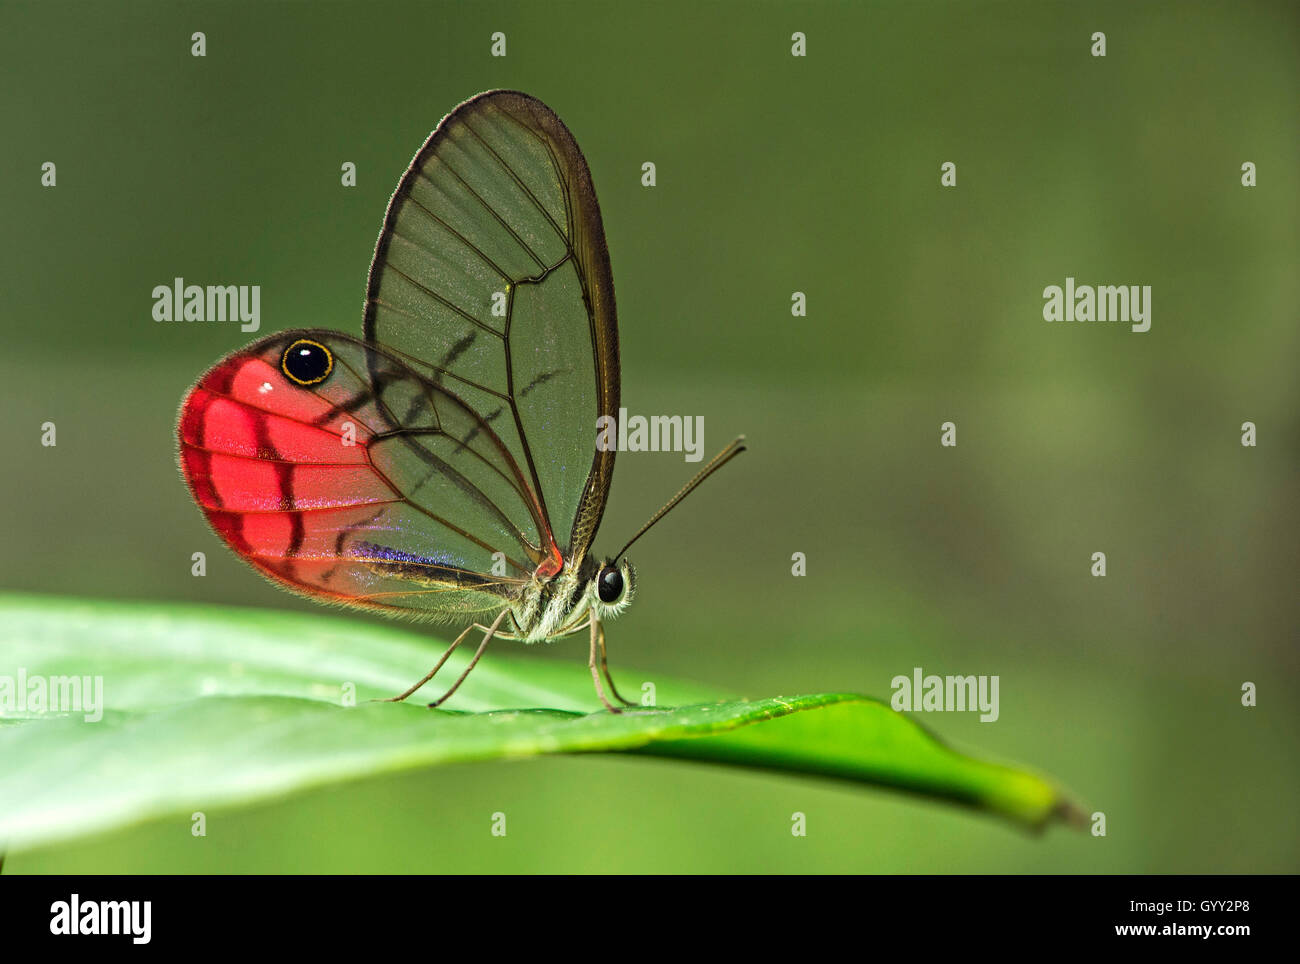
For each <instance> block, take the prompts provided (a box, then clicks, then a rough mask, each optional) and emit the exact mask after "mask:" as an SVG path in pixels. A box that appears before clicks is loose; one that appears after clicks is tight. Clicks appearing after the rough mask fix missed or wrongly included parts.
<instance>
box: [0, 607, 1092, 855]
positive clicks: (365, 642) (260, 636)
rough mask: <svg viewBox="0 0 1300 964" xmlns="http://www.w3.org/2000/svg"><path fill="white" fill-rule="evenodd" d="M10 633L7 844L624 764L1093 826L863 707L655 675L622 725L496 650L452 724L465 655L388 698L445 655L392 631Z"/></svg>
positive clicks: (3, 784) (0, 742)
mask: <svg viewBox="0 0 1300 964" xmlns="http://www.w3.org/2000/svg"><path fill="white" fill-rule="evenodd" d="M0 626H3V629H2V630H0V654H2V655H0V717H3V719H0V724H3V725H0V760H2V761H3V770H2V772H0V840H7V841H9V845H10V846H11V847H23V846H28V845H31V844H33V843H37V842H47V841H51V840H58V839H66V838H69V837H73V836H76V835H79V834H85V833H90V832H95V831H103V830H107V829H111V828H114V827H119V826H123V825H127V824H131V823H136V822H139V821H142V820H146V819H152V818H157V817H161V816H165V815H169V814H176V813H189V812H190V811H191V810H200V809H210V808H213V807H217V806H231V805H238V804H246V803H251V802H253V801H257V800H263V799H267V798H269V797H274V796H281V795H285V794H289V793H292V792H294V791H298V790H301V789H303V788H306V787H310V786H318V785H321V784H325V783H332V782H339V781H344V780H354V779H358V778H362V777H367V776H373V775H375V774H380V773H385V772H390V771H395V770H402V769H411V768H415V767H425V766H432V765H436V764H441V763H451V762H459V761H468V760H487V759H499V758H515V757H526V756H534V755H537V754H543V753H579V752H611V751H633V752H636V753H644V754H652V755H657V756H665V757H673V758H677V759H685V760H702V761H713V762H718V763H726V764H732V765H741V766H747V767H759V768H768V769H775V770H784V771H793V772H798V773H806V774H814V775H819V776H826V777H833V778H838V779H842V780H851V781H856V782H861V783H870V784H877V785H880V786H887V787H894V788H898V789H902V790H907V791H911V792H915V793H920V794H925V795H927V796H932V797H937V798H941V799H946V800H951V801H956V802H959V803H963V804H966V805H969V806H973V807H977V808H982V809H984V810H987V811H989V812H991V813H994V814H999V815H1001V816H1003V817H1007V818H1010V819H1011V820H1013V821H1016V822H1018V823H1020V824H1022V825H1024V826H1027V827H1031V828H1038V827H1042V826H1043V825H1045V824H1046V823H1048V822H1049V821H1051V820H1052V819H1053V818H1060V817H1069V818H1076V819H1077V817H1078V811H1077V810H1075V809H1074V808H1072V807H1071V806H1070V805H1069V804H1068V803H1067V802H1066V800H1065V799H1064V797H1063V796H1062V795H1061V793H1060V792H1059V791H1058V790H1057V789H1056V788H1055V787H1054V786H1053V785H1052V784H1051V783H1050V782H1049V781H1047V780H1045V779H1044V778H1042V777H1040V776H1036V775H1034V774H1033V773H1030V772H1028V771H1025V770H1022V769H1018V768H1015V767H1010V766H1004V765H1001V764H996V763H990V762H982V761H979V760H975V759H972V758H970V757H967V756H964V755H962V754H960V753H958V752H956V751H954V750H952V749H950V748H948V747H947V746H945V745H944V744H943V743H941V742H940V741H938V740H937V739H936V738H935V737H934V736H933V735H931V734H930V733H929V731H927V730H926V729H925V728H924V727H922V726H920V725H919V724H917V723H915V722H914V721H913V720H912V719H910V718H909V717H907V716H904V715H903V714H900V713H896V712H894V711H893V710H892V709H890V708H889V707H888V706H887V705H885V704H882V703H880V702H877V701H875V700H870V699H867V698H865V697H861V696H855V695H851V694H838V693H837V694H825V695H817V696H792V697H786V698H780V697H773V698H769V699H758V700H735V699H731V700H727V699H723V698H721V697H719V695H718V694H716V693H713V692H709V691H707V690H705V689H703V688H701V687H699V686H696V685H694V684H688V683H681V682H677V681H673V680H655V685H656V689H657V697H658V702H659V703H660V705H661V706H663V705H664V704H671V705H672V708H659V709H653V708H652V709H643V710H638V711H634V712H626V713H622V714H612V713H608V712H606V711H604V710H602V709H599V708H598V705H597V704H596V700H595V697H594V695H593V692H592V689H591V681H590V677H589V675H588V673H587V669H586V666H585V665H583V664H582V663H576V664H575V663H574V662H563V663H561V662H559V661H554V660H541V659H536V658H533V659H529V658H527V657H515V658H510V657H507V656H502V655H500V653H493V654H492V655H491V656H490V657H488V658H485V659H484V661H483V662H482V663H480V664H479V666H478V668H477V669H476V670H475V671H474V672H473V673H472V674H471V675H470V677H469V678H468V680H467V681H466V682H465V684H464V686H463V687H462V688H461V689H460V690H459V691H458V692H457V694H456V696H455V697H454V698H453V700H452V701H451V703H450V704H449V705H450V706H452V707H454V708H455V709H454V710H437V711H434V710H429V709H427V708H425V706H424V705H423V704H422V703H420V702H418V699H419V697H420V696H424V697H425V699H426V700H427V699H428V698H430V697H429V695H428V694H437V693H440V692H441V690H440V688H439V687H440V686H445V685H446V683H445V682H444V680H450V679H453V678H454V675H453V674H457V673H459V671H460V669H461V668H463V666H464V659H463V658H461V654H460V653H457V654H456V655H455V656H453V658H452V660H450V661H449V662H448V665H447V666H446V667H444V669H443V673H444V674H446V675H445V677H440V678H439V680H437V681H435V682H434V683H431V684H429V685H428V687H426V690H425V691H422V692H421V693H419V694H417V695H416V696H415V697H413V698H412V700H411V701H409V702H407V703H401V704H397V703H384V702H370V700H372V699H374V698H379V697H385V696H391V695H392V694H394V693H396V692H399V691H401V690H402V689H404V688H405V687H406V686H408V685H409V684H410V682H411V681H412V680H413V679H418V678H419V676H421V675H423V673H424V672H425V671H426V670H427V669H428V667H429V666H431V665H432V663H433V661H434V659H435V658H436V657H437V655H438V654H439V653H440V650H441V647H442V645H443V644H442V643H441V642H440V641H438V640H434V639H431V638H429V637H427V636H425V635H423V634H421V633H418V632H413V631H411V630H409V629H405V628H397V627H394V626H390V625H375V624H370V623H365V622H360V621H354V620H351V619H343V618H337V617H325V616H300V615H294V614H288V613H278V612H266V611H260V610H240V609H216V608H211V607H198V606H180V605H149V604H130V603H109V602H91V601H82V600H75V599H66V598H59V597H41V596H0ZM622 675H623V677H624V679H626V680H632V679H641V678H643V677H639V676H637V675H636V674H629V673H626V672H624V673H623V674H622ZM74 676H75V677H81V678H82V680H83V684H84V685H85V686H86V694H87V699H84V700H83V702H82V703H80V704H78V705H79V706H81V707H82V711H81V712H71V713H68V712H52V711H51V710H52V708H50V709H43V708H42V707H40V706H33V705H31V703H30V699H31V693H32V692H33V691H32V690H31V686H32V685H33V684H32V682H31V681H32V680H37V681H38V683H37V684H36V685H37V686H44V687H46V688H47V689H49V690H51V691H53V690H55V689H57V688H58V687H59V685H60V680H66V678H67V677H74ZM95 678H100V679H102V687H103V690H102V694H103V695H102V702H101V703H100V704H99V705H100V707H101V709H102V718H99V719H95V718H94V717H96V716H97V715H99V714H97V713H96V712H95V710H94V706H93V703H94V701H93V699H90V698H89V696H90V694H92V693H93V691H94V686H95V682H94V679H95ZM24 681H26V682H24ZM350 692H352V693H354V694H355V705H351V706H349V705H345V704H346V703H347V702H349V701H348V700H345V693H350ZM24 694H28V695H27V697H26V698H27V700H28V702H27V704H26V705H25V706H24V703H23V700H24ZM104 707H106V708H104ZM87 711H88V712H87ZM88 717H89V718H88Z"/></svg>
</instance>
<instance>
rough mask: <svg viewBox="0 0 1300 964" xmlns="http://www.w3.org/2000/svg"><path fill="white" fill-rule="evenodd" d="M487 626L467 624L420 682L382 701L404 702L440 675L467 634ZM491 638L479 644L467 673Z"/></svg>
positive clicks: (466, 671) (462, 677) (494, 627)
mask: <svg viewBox="0 0 1300 964" xmlns="http://www.w3.org/2000/svg"><path fill="white" fill-rule="evenodd" d="M507 611H508V610H507ZM504 616H505V612H503V613H502V614H501V615H500V616H498V617H497V621H496V622H495V623H493V624H492V630H495V629H496V628H497V625H498V624H499V623H500V622H501V619H502V617H504ZM486 628H487V627H484V626H480V625H478V624H477V623H475V624H474V625H473V626H466V627H465V631H464V632H463V633H461V634H460V635H459V636H457V637H456V639H455V641H454V642H453V643H452V644H451V645H450V646H448V647H447V651H446V652H445V653H443V654H442V657H441V658H440V659H439V660H438V662H437V663H435V664H434V667H433V669H431V670H429V672H428V673H426V674H425V676H424V678H423V679H421V680H420V681H419V682H418V683H416V684H415V685H414V686H412V687H411V688H410V689H408V690H407V691H406V692H405V693H400V694H398V695H397V696H389V697H387V698H385V699H384V700H381V702H383V703H400V702H402V701H403V700H404V699H406V698H407V697H408V696H410V695H411V694H412V693H414V692H415V691H416V690H418V689H419V688H420V687H421V686H423V685H424V684H425V683H427V682H429V680H431V679H433V678H434V677H435V676H437V675H438V670H440V669H442V664H443V663H445V662H447V657H449V656H451V654H452V653H454V652H455V651H456V647H457V646H459V645H460V644H461V643H463V642H464V641H465V637H466V636H468V635H469V634H470V633H472V632H473V631H474V630H476V629H486ZM490 638H491V636H488V637H486V638H485V639H484V641H483V644H482V645H481V646H479V651H478V653H477V654H476V655H475V656H474V659H473V660H472V661H471V662H470V664H469V669H467V670H465V673H469V670H470V669H473V668H474V663H477V662H478V658H479V656H482V655H483V649H484V647H486V646H487V640H488V639H490ZM464 678H465V676H464V675H462V676H461V678H460V679H462V680H463V679H464ZM459 685H460V680H457V681H456V686H459ZM455 688H456V687H455V686H453V687H452V689H453V690H454V689H455ZM450 695H451V693H447V694H446V695H445V696H443V698H442V699H444V700H445V699H446V698H447V697H448V696H450ZM438 702H440V703H441V702H442V700H439V701H438Z"/></svg>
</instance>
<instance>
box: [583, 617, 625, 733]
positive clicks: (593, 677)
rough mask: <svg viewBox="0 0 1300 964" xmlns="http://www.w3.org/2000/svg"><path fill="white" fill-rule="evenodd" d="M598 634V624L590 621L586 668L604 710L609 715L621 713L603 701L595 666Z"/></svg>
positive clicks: (597, 671) (603, 697)
mask: <svg viewBox="0 0 1300 964" xmlns="http://www.w3.org/2000/svg"><path fill="white" fill-rule="evenodd" d="M599 633H600V623H598V622H596V620H594V619H593V620H592V621H591V656H590V657H588V659H587V668H588V669H590V670H591V681H592V682H593V683H595V684H596V695H597V696H598V697H600V701H601V702H602V703H604V704H605V709H607V710H609V711H610V712H611V713H622V712H623V711H622V710H620V709H619V708H618V707H617V706H615V705H614V704H613V703H611V702H610V701H609V700H607V699H605V687H604V686H602V685H601V682H600V669H599V668H598V667H597V666H596V653H597V644H596V639H597V636H598V635H599Z"/></svg>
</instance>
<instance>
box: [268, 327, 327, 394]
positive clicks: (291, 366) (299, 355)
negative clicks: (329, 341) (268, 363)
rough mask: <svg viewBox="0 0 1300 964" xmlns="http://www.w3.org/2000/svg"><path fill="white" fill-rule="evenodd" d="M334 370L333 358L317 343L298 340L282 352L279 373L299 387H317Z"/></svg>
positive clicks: (307, 339)
mask: <svg viewBox="0 0 1300 964" xmlns="http://www.w3.org/2000/svg"><path fill="white" fill-rule="evenodd" d="M333 370H334V356H333V355H332V354H330V350H329V349H328V348H326V347H325V346H324V345H322V344H321V343H320V342H318V341H312V340H311V339H309V338H299V339H298V340H297V341H295V342H294V343H293V344H292V345H290V346H289V347H288V348H286V349H285V350H284V356H283V357H282V358H281V359H280V371H282V372H284V373H285V375H286V376H288V378H289V379H290V380H292V381H295V382H297V383H298V384H299V385H319V384H320V383H321V382H323V381H325V379H327V378H329V376H330V372H331V371H333Z"/></svg>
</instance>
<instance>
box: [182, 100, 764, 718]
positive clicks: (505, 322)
mask: <svg viewBox="0 0 1300 964" xmlns="http://www.w3.org/2000/svg"><path fill="white" fill-rule="evenodd" d="M619 403H620V396H619V349H618V323H617V319H616V315H615V307H614V282H613V276H612V274H611V271H610V260H609V252H608V249H607V248H606V245H605V235H604V228H603V225H602V222H601V216H600V208H599V206H598V204H597V202H596V192H595V188H594V186H593V184H592V179H591V172H590V170H589V169H588V166H587V162H586V159H585V158H584V157H583V155H582V152H581V151H580V150H579V148H578V145H577V142H576V141H575V140H574V138H573V135H572V134H570V133H569V130H568V128H566V127H565V126H564V124H563V123H562V122H561V121H560V119H559V118H558V117H557V116H556V115H555V113H554V112H552V111H551V110H550V108H548V107H547V106H546V105H545V104H543V103H542V102H541V101H539V100H537V99H536V98H534V97H531V96H529V95H527V94H523V93H520V92H518V91H506V90H497V91H489V92H487V93H484V94H480V95H478V96H477V97H474V98H471V99H470V100H468V101H466V102H465V103H463V104H461V105H460V106H459V107H457V108H456V109H455V110H453V111H452V112H451V113H450V114H448V115H447V116H446V117H445V118H443V120H442V122H441V123H440V124H439V125H438V126H437V128H436V129H435V130H434V132H433V133H432V134H431V135H430V136H429V138H428V140H427V141H426V142H425V143H424V146H423V147H421V148H420V151H419V152H418V153H417V154H416V155H415V159H414V160H413V161H412V162H411V165H410V167H409V168H408V169H407V171H406V173H405V174H404V175H403V176H402V178H401V180H400V181H399V182H398V185H397V190H396V192H394V194H393V197H392V200H391V201H390V202H389V204H388V209H387V212H386V213H385V215H384V221H383V227H382V230H381V231H380V235H379V240H378V243H377V244H376V246H375V256H374V259H373V261H372V262H371V265H370V274H369V280H368V283H367V287H366V300H365V312H364V320H363V326H362V337H360V338H357V337H354V336H352V335H348V334H344V333H342V332H338V331H329V330H320V329H309V330H298V331H287V332H283V333H280V334H274V335H270V336H268V337H265V338H262V339H261V340H259V341H256V342H254V343H253V344H251V345H248V346H247V347H245V348H242V349H240V350H239V351H236V352H234V353H233V354H230V355H228V356H226V357H225V358H223V359H221V360H220V361H219V362H217V364H216V365H214V366H213V367H212V368H211V369H210V370H209V371H208V372H207V373H205V374H204V375H203V376H202V377H201V378H200V379H199V380H198V382H197V383H196V384H195V385H194V386H193V387H192V388H191V389H190V390H189V392H188V393H187V394H186V395H185V398H184V401H183V402H182V404H181V410H180V416H179V423H178V426H177V435H178V438H179V461H180V467H181V472H182V474H183V476H184V478H185V480H186V482H187V484H188V486H189V489H190V493H191V494H192V496H193V497H194V501H195V502H196V503H197V504H198V506H199V508H200V509H201V510H202V511H203V513H204V515H205V516H206V517H207V521H208V522H209V524H210V525H211V526H212V528H213V530H214V531H215V532H216V533H217V535H218V536H219V537H220V538H221V539H222V540H223V541H224V542H225V543H226V545H228V546H229V547H230V548H231V549H233V550H234V551H235V553H237V554H238V555H239V556H240V557H241V558H242V559H244V560H245V561H246V562H248V563H250V564H251V565H252V566H253V567H254V568H255V569H257V570H259V571H260V572H261V573H263V574H264V575H266V576H268V577H270V578H271V579H272V580H273V581H275V582H277V583H279V584H281V585H283V586H286V587H288V588H289V589H291V590H293V591H296V592H299V593H303V594H305V595H308V596H311V597H314V598H317V599H320V600H323V601H326V602H331V603H337V604H342V605H345V606H356V607H363V608H369V609H374V610H381V611H384V612H387V613H389V614H405V615H409V616H416V617H425V618H437V619H443V620H458V619H459V620H465V621H468V623H469V625H468V626H466V628H465V629H464V631H463V632H462V633H461V634H460V635H459V636H457V637H456V639H455V641H454V642H453V643H452V644H451V645H450V647H449V648H448V649H447V650H446V652H445V653H444V654H443V655H442V657H441V659H439V660H438V661H437V663H436V664H435V666H434V667H433V669H432V670H431V671H430V672H429V673H428V674H427V675H426V676H425V677H424V678H423V679H421V680H420V681H419V682H417V683H416V684H415V685H413V686H411V687H410V688H409V689H408V690H406V692H404V693H401V694H399V695H398V696H395V697H392V699H394V700H404V699H406V698H407V697H408V696H410V695H411V694H412V693H414V692H415V691H416V690H418V689H419V688H420V687H421V686H423V685H424V684H425V683H427V682H428V681H429V680H431V679H432V678H433V677H434V675H435V674H436V673H437V672H438V671H439V670H440V669H441V668H442V666H443V664H444V663H445V662H446V660H447V658H448V657H449V656H450V655H451V653H452V652H454V651H455V650H456V649H457V647H459V646H460V645H461V644H462V643H463V642H464V641H465V639H467V638H468V637H469V636H470V634H472V633H474V632H480V633H482V639H481V641H480V643H479V645H478V648H477V650H476V651H475V653H474V655H473V657H472V659H471V660H470V662H469V664H468V665H467V666H466V668H465V670H464V672H463V673H462V674H461V676H460V677H459V678H458V679H457V680H456V681H455V683H454V684H453V685H452V686H451V688H450V689H448V690H447V692H446V693H444V694H443V696H442V697H440V698H439V699H437V700H435V701H433V702H432V703H430V704H429V705H430V706H438V705H440V704H441V703H443V702H444V701H445V700H447V699H448V698H449V697H450V696H451V695H452V694H453V693H454V692H455V691H456V689H457V687H459V686H460V684H461V683H462V682H463V681H464V679H465V677H466V676H467V675H468V674H469V672H470V671H471V670H472V669H473V668H474V666H475V665H476V664H477V663H478V661H479V658H480V657H481V656H482V655H483V652H484V650H485V649H486V648H487V646H488V643H489V642H491V640H492V639H494V638H501V639H514V640H523V641H525V642H539V641H543V640H552V639H556V638H559V637H563V636H568V635H571V634H574V633H579V632H582V631H584V630H585V631H587V632H588V633H589V635H590V656H589V660H588V667H589V669H590V671H591V677H592V681H593V684H594V686H595V690H596V695H597V697H598V698H599V699H600V702H601V703H602V704H603V705H604V706H605V707H606V708H607V709H609V710H611V711H614V712H618V709H617V708H616V707H615V706H614V705H613V704H612V703H611V702H610V700H609V698H608V697H607V696H606V693H605V688H604V685H603V684H602V678H603V681H604V683H605V684H608V687H609V694H610V695H611V696H613V697H614V699H616V700H617V701H618V702H620V703H622V704H624V705H629V706H630V705H634V704H632V703H631V702H630V701H628V700H626V699H624V698H623V697H622V696H621V695H620V694H619V692H618V689H617V687H616V686H615V685H614V681H613V678H612V677H611V675H610V672H609V667H608V662H607V657H606V651H605V631H604V628H603V624H604V622H605V620H607V619H610V618H612V617H613V616H616V615H618V614H619V613H620V612H622V611H623V610H624V609H625V608H626V607H627V605H628V604H629V603H630V602H631V600H632V596H633V593H634V590H635V585H636V577H635V571H634V569H633V568H632V565H631V563H630V562H628V561H627V559H626V558H624V554H625V553H626V552H627V549H628V548H629V547H630V546H631V545H632V543H634V542H635V541H636V540H637V539H638V538H640V536H641V535H643V534H644V533H645V532H646V531H647V530H648V529H649V528H650V527H651V526H653V525H654V524H655V523H656V522H658V521H659V520H660V519H661V518H662V517H663V516H664V515H665V514H666V513H667V512H668V511H669V510H670V509H672V508H673V506H675V505H676V504H677V503H678V502H680V501H681V499H683V498H684V497H685V496H686V495H687V494H688V493H689V492H690V491H692V490H693V489H694V488H695V487H696V486H697V485H699V484H700V483H701V482H702V481H703V480H704V479H705V478H707V477H708V476H709V475H711V474H712V473H713V472H715V471H716V470H717V469H719V468H720V467H721V466H722V465H724V464H726V463H727V462H728V461H730V460H731V459H732V458H734V457H735V456H736V455H738V454H739V453H740V452H742V451H744V448H745V446H744V439H743V436H742V437H741V438H738V439H736V440H735V441H734V442H732V443H731V444H730V445H728V446H727V447H726V448H725V449H723V451H722V452H720V453H719V454H718V455H717V456H715V457H714V458H713V459H712V460H711V461H710V462H709V463H708V464H707V465H705V467H704V468H703V469H702V470H701V471H700V472H699V473H698V474H697V475H696V476H695V477H694V478H693V479H691V480H690V481H689V482H688V483H687V484H686V486H685V487H683V489H682V490H681V491H680V492H678V494H677V495H676V496H675V497H674V498H673V499H671V500H670V501H669V502H668V504H667V505H665V506H664V507H663V508H662V509H660V510H659V512H657V513H655V515H654V516H652V517H651V519H650V521H649V522H647V523H646V524H645V525H644V526H642V527H641V529H640V530H639V531H638V532H637V533H636V535H634V536H633V537H632V538H631V539H629V540H628V542H627V543H626V544H625V545H624V546H623V548H622V549H620V550H619V552H618V553H616V554H615V555H614V556H611V557H607V558H604V559H597V557H595V556H594V555H592V554H591V544H592V540H593V539H594V538H595V535H596V531H597V529H598V528H599V526H600V520H601V516H602V515H603V513H604V511H605V503H606V500H607V498H608V496H609V489H610V483H611V481H612V479H613V473H614V456H615V448H616V446H611V445H608V444H603V443H602V441H601V435H600V433H599V431H598V426H599V425H601V424H604V425H606V426H608V425H609V424H610V422H609V421H608V420H609V419H617V417H618V416H619ZM602 420H604V421H603V422H602Z"/></svg>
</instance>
